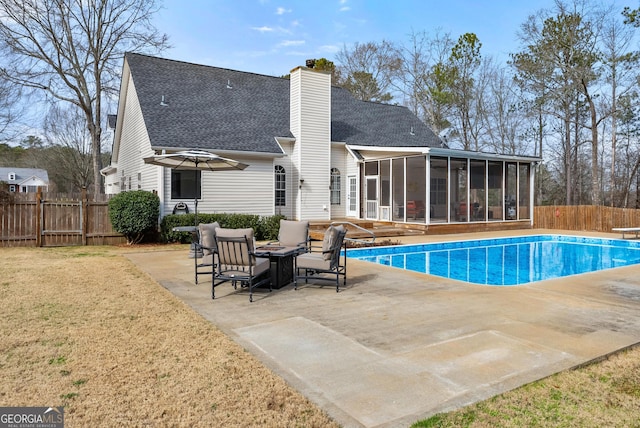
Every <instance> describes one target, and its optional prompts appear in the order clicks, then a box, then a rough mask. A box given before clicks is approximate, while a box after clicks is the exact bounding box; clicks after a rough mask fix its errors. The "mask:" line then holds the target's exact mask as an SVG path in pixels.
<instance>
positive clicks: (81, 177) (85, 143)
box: [44, 105, 93, 192]
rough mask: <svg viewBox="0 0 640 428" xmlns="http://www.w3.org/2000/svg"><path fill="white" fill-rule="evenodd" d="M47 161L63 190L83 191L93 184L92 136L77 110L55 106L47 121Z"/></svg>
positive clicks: (53, 177) (59, 186) (53, 176)
mask: <svg viewBox="0 0 640 428" xmlns="http://www.w3.org/2000/svg"><path fill="white" fill-rule="evenodd" d="M44 133H45V142H46V145H47V149H46V151H45V154H44V156H45V158H46V162H47V164H48V165H55V168H52V169H51V171H52V174H51V175H52V176H51V179H52V180H53V181H54V182H55V183H56V184H57V186H58V189H59V190H60V191H66V192H71V191H76V192H77V191H80V190H81V189H82V188H88V187H89V185H90V184H91V183H93V174H92V165H93V162H92V157H91V135H90V134H89V130H88V129H87V127H86V123H85V118H84V114H83V113H82V111H80V109H78V108H77V107H75V106H73V105H70V106H68V107H66V108H63V107H60V106H58V105H54V106H52V108H51V109H50V111H49V114H48V115H47V117H46V119H45V122H44Z"/></svg>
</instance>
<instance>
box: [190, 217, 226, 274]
mask: <svg viewBox="0 0 640 428" xmlns="http://www.w3.org/2000/svg"><path fill="white" fill-rule="evenodd" d="M218 227H220V225H219V224H218V222H217V221H216V222H213V223H200V224H199V225H198V236H199V238H198V241H197V242H196V243H195V251H194V256H193V260H194V263H195V276H196V284H197V283H198V275H213V274H214V272H215V267H216V260H217V256H216V248H215V245H216V240H215V234H216V228H218Z"/></svg>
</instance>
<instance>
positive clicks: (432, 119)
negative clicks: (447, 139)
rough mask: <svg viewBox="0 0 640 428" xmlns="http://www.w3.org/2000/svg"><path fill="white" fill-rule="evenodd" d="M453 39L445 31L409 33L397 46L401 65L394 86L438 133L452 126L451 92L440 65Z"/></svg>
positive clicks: (449, 52)
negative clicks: (403, 43) (400, 44)
mask: <svg viewBox="0 0 640 428" xmlns="http://www.w3.org/2000/svg"><path fill="white" fill-rule="evenodd" d="M454 43H455V41H454V40H453V39H452V38H451V36H450V35H449V34H448V33H440V32H439V31H437V32H436V33H435V34H434V35H433V37H431V36H430V35H428V34H427V33H424V32H420V33H415V32H414V33H412V34H411V35H410V40H409V43H408V44H406V45H403V46H401V47H400V49H399V54H398V55H399V57H400V58H401V60H402V62H401V69H400V70H399V75H398V79H397V89H398V90H399V91H400V92H401V93H402V94H403V95H404V97H405V102H406V103H407V104H408V106H409V107H410V108H411V110H412V111H413V112H414V113H415V114H416V115H417V116H418V117H419V118H421V119H422V120H423V121H424V122H425V123H427V124H428V125H429V126H430V127H431V128H432V129H433V130H434V132H436V133H437V134H440V133H441V132H442V131H444V130H445V129H447V128H449V127H450V126H451V122H450V117H449V116H450V113H451V102H452V98H453V94H452V92H451V91H450V89H449V88H450V85H449V82H448V81H447V76H446V75H445V74H444V73H443V67H442V65H443V64H445V63H446V61H447V60H448V58H449V55H451V49H452V48H453V45H454Z"/></svg>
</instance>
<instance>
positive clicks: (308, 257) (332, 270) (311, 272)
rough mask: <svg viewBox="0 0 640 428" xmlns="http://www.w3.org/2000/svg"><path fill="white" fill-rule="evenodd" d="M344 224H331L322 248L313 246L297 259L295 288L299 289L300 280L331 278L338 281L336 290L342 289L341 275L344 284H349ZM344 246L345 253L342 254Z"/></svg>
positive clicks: (330, 279)
mask: <svg viewBox="0 0 640 428" xmlns="http://www.w3.org/2000/svg"><path fill="white" fill-rule="evenodd" d="M346 234H347V230H346V229H345V228H344V226H337V227H334V226H329V228H328V229H327V230H326V232H325V234H324V239H323V241H322V248H321V249H320V248H314V247H312V248H311V251H310V252H308V253H304V254H300V255H298V257H296V260H295V272H294V276H295V280H294V289H296V290H297V289H298V280H300V279H304V280H305V283H308V282H309V279H319V280H329V281H334V280H335V283H336V292H339V291H340V277H341V276H342V278H343V286H346V285H347V252H346V246H345V245H344V244H345V242H344V237H345V235H346ZM343 246H344V255H341V252H342V249H343Z"/></svg>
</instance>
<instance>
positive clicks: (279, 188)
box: [274, 165, 287, 207]
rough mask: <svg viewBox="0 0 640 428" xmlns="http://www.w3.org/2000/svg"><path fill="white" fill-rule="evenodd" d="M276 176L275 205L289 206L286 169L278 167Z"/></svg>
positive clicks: (275, 172)
mask: <svg viewBox="0 0 640 428" xmlns="http://www.w3.org/2000/svg"><path fill="white" fill-rule="evenodd" d="M274 174H275V204H276V207H284V206H285V205H287V174H286V171H285V170H284V167H283V166H281V165H276V166H275V168H274Z"/></svg>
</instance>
